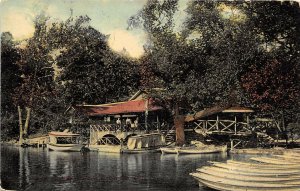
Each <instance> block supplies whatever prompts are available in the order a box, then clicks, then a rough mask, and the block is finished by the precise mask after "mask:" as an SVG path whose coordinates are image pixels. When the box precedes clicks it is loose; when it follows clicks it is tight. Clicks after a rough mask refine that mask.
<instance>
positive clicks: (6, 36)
mask: <svg viewBox="0 0 300 191" xmlns="http://www.w3.org/2000/svg"><path fill="white" fill-rule="evenodd" d="M19 59H20V55H19V52H18V49H17V48H16V45H15V43H14V42H13V36H12V34H11V33H9V32H4V33H2V34H1V132H2V133H1V135H2V138H7V137H12V136H14V133H15V132H16V129H15V128H14V127H15V126H16V121H17V120H16V117H15V116H14V112H15V110H16V107H14V105H13V104H12V96H13V93H14V89H15V88H17V87H18V86H20V83H21V78H20V68H19V67H18V65H16V61H17V60H19Z"/></svg>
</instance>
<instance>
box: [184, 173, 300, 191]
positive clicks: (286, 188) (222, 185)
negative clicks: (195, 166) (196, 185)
mask: <svg viewBox="0 0 300 191" xmlns="http://www.w3.org/2000/svg"><path fill="white" fill-rule="evenodd" d="M190 175H191V176H193V177H194V178H195V179H196V180H198V181H199V182H200V183H202V184H204V185H206V186H208V187H211V188H214V189H217V190H225V191H226V190H228V191H229V190H230V191H232V190H235V191H246V190H247V191H257V190H280V191H296V190H297V191H299V187H300V182H297V183H296V184H280V183H267V182H249V181H240V180H231V179H228V178H220V177H217V176H212V175H208V174H205V173H190Z"/></svg>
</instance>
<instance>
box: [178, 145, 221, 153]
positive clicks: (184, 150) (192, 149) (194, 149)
mask: <svg viewBox="0 0 300 191" xmlns="http://www.w3.org/2000/svg"><path fill="white" fill-rule="evenodd" d="M176 151H177V154H209V153H221V152H226V151H227V146H221V147H208V148H207V147H202V148H201V147H181V148H176Z"/></svg>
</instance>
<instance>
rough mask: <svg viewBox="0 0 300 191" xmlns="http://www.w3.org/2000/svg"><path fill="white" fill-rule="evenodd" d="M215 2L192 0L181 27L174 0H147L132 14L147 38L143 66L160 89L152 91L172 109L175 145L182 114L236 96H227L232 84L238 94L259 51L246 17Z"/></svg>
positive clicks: (180, 137) (228, 101) (180, 134)
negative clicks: (228, 12)
mask: <svg viewBox="0 0 300 191" xmlns="http://www.w3.org/2000/svg"><path fill="white" fill-rule="evenodd" d="M220 5H221V3H219V2H206V1H205V2H203V1H191V2H190V3H189V5H188V8H187V13H188V17H187V20H186V22H185V23H184V26H185V27H184V29H182V30H180V31H176V30H175V29H174V20H173V19H174V14H175V12H176V9H177V1H167V0H166V1H150V2H148V3H147V4H146V6H145V7H144V9H143V10H142V11H141V12H140V13H139V14H138V15H137V19H136V20H142V23H143V28H144V29H145V30H146V31H147V33H148V40H149V43H148V47H147V52H146V56H145V57H144V59H143V60H142V63H143V64H142V66H143V68H144V71H147V70H145V68H146V69H147V68H148V72H146V73H148V74H150V75H151V76H155V78H154V79H155V85H156V86H159V87H161V88H163V89H164V90H163V91H162V92H159V94H155V93H152V95H151V96H158V97H160V98H161V99H162V100H165V101H166V102H167V103H166V105H167V106H169V108H170V109H171V110H172V112H173V114H174V124H175V126H176V133H177V144H179V145H182V144H183V143H184V131H183V125H184V122H182V121H183V120H184V116H182V114H187V113H188V112H193V111H197V110H199V109H202V108H203V107H211V106H212V105H215V104H217V105H230V104H235V103H237V102H240V100H236V98H235V99H231V97H232V95H233V92H234V90H236V91H237V92H238V93H240V97H243V96H241V93H242V91H241V90H240V89H241V88H240V84H239V78H238V77H239V75H240V74H241V73H242V72H243V69H244V68H245V67H246V66H248V65H249V60H251V59H252V58H255V55H256V54H257V53H258V52H259V51H260V50H259V48H258V46H257V44H258V38H257V37H255V36H253V35H252V33H250V32H248V31H249V29H248V27H247V26H246V25H245V22H244V21H243V20H237V21H236V20H233V19H231V18H226V17H224V16H223V15H222V11H221V10H220ZM131 20H133V18H131ZM129 23H130V22H129ZM133 23H137V22H133ZM145 65H149V67H146V66H145ZM149 68H151V70H149ZM146 84H149V83H148V82H147V81H146ZM151 86H153V84H151Z"/></svg>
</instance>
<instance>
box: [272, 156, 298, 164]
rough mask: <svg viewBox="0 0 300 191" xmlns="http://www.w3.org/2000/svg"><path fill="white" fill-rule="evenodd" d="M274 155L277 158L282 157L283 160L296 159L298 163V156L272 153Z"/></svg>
mask: <svg viewBox="0 0 300 191" xmlns="http://www.w3.org/2000/svg"><path fill="white" fill-rule="evenodd" d="M274 157H276V158H279V159H284V160H292V161H295V162H296V161H297V162H299V164H300V156H299V157H296V156H292V155H274Z"/></svg>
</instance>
